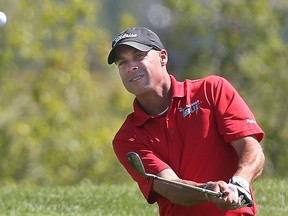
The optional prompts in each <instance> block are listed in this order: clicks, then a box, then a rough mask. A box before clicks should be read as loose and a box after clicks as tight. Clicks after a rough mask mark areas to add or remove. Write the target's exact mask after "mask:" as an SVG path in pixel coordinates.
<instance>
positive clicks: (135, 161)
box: [127, 152, 147, 176]
mask: <svg viewBox="0 0 288 216" xmlns="http://www.w3.org/2000/svg"><path fill="white" fill-rule="evenodd" d="M127 160H128V162H129V164H130V165H131V167H132V168H133V169H134V170H135V171H136V172H137V173H139V174H140V175H142V176H147V175H146V172H145V169H144V166H143V163H142V161H141V158H140V157H139V155H138V154H137V153H136V152H128V153H127Z"/></svg>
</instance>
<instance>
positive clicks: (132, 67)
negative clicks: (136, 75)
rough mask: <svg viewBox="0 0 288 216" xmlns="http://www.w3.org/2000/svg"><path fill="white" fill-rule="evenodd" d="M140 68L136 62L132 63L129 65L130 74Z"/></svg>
mask: <svg viewBox="0 0 288 216" xmlns="http://www.w3.org/2000/svg"><path fill="white" fill-rule="evenodd" d="M138 68H139V66H138V63H137V62H136V61H130V62H129V64H128V72H133V71H135V70H137V69H138Z"/></svg>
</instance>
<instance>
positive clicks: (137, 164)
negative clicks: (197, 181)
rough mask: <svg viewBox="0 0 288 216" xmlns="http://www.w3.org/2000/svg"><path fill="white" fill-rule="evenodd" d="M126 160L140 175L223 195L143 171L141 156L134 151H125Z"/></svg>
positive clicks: (219, 194)
mask: <svg viewBox="0 0 288 216" xmlns="http://www.w3.org/2000/svg"><path fill="white" fill-rule="evenodd" d="M127 160H128V162H129V164H130V165H131V167H132V168H133V169H134V170H135V171H136V172H137V173H138V174H140V175H142V176H145V177H146V178H151V179H157V180H159V181H163V182H167V183H170V184H173V185H177V186H182V187H185V188H188V189H192V190H195V191H198V192H202V193H206V194H209V195H213V196H217V197H221V196H223V194H222V193H221V192H215V191H212V190H208V189H204V188H200V187H196V186H193V185H188V184H184V183H181V182H176V181H172V180H169V179H165V178H162V177H159V176H156V175H153V174H149V173H146V172H145V169H144V166H143V163H142V161H141V158H140V157H139V155H138V154H137V153H136V152H128V153H127Z"/></svg>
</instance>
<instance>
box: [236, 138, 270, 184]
mask: <svg viewBox="0 0 288 216" xmlns="http://www.w3.org/2000/svg"><path fill="white" fill-rule="evenodd" d="M231 144H232V146H233V147H234V148H235V149H236V151H237V153H238V156H239V164H238V169H237V171H236V172H235V174H234V176H241V177H243V178H245V179H246V180H247V181H249V182H250V183H252V182H253V181H254V180H255V179H256V178H258V177H259V176H260V175H261V174H262V171H263V167H264V162H265V156H264V154H263V151H262V147H261V145H260V144H259V143H258V141H257V140H256V139H254V138H253V137H246V138H243V139H240V140H237V141H234V142H232V143H231Z"/></svg>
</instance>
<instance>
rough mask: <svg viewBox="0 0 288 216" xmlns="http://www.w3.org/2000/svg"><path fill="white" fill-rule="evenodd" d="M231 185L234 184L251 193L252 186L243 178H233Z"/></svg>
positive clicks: (230, 181)
mask: <svg viewBox="0 0 288 216" xmlns="http://www.w3.org/2000/svg"><path fill="white" fill-rule="evenodd" d="M229 183H232V184H234V185H238V186H240V187H242V188H244V189H245V190H247V191H250V189H249V188H250V184H249V182H248V181H247V180H246V179H245V178H244V177H242V176H233V177H232V178H231V179H230V180H229Z"/></svg>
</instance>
